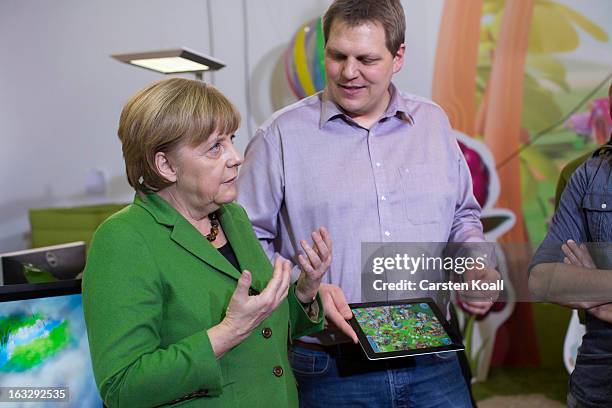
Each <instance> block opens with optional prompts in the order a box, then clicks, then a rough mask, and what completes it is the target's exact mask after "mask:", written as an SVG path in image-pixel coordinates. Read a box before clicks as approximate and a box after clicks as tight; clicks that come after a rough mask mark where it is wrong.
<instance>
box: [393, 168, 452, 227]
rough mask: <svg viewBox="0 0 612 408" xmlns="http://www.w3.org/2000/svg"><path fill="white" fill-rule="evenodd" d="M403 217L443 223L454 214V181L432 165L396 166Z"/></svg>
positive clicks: (410, 219)
mask: <svg viewBox="0 0 612 408" xmlns="http://www.w3.org/2000/svg"><path fill="white" fill-rule="evenodd" d="M398 172H399V180H400V183H401V186H402V192H403V201H404V209H405V213H406V217H407V218H408V220H409V221H410V222H411V223H412V224H414V225H421V224H437V223H444V220H446V219H447V218H449V217H450V218H452V216H453V214H454V204H455V203H454V201H453V198H454V197H455V195H454V189H455V188H456V187H455V185H454V184H453V183H452V182H450V181H449V180H447V178H446V176H445V172H443V171H440V172H438V171H436V169H434V168H432V166H431V165H412V166H409V167H400V168H399V169H398Z"/></svg>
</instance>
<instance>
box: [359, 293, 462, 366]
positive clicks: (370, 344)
mask: <svg viewBox="0 0 612 408" xmlns="http://www.w3.org/2000/svg"><path fill="white" fill-rule="evenodd" d="M419 300H421V301H416V302H415V301H402V302H393V303H391V304H380V303H378V304H376V303H369V304H368V303H364V304H353V305H351V309H352V311H353V316H354V318H353V319H352V320H351V321H350V323H351V325H352V326H353V328H354V329H355V331H356V332H357V336H358V338H359V342H360V343H361V345H362V348H363V349H364V351H365V352H366V354H367V355H368V357H369V358H372V359H376V358H390V357H401V356H409V355H416V354H428V353H438V352H446V351H455V350H460V349H462V348H463V346H462V344H461V339H460V338H458V337H457V336H456V335H453V334H451V332H450V331H449V324H448V323H447V322H446V320H445V319H444V317H442V314H441V312H440V310H439V309H438V308H437V306H436V304H435V303H434V302H433V301H429V300H427V301H424V300H426V299H419Z"/></svg>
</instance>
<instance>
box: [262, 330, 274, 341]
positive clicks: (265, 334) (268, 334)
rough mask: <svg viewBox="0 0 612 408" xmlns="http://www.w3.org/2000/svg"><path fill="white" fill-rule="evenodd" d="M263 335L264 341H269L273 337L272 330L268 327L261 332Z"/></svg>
mask: <svg viewBox="0 0 612 408" xmlns="http://www.w3.org/2000/svg"><path fill="white" fill-rule="evenodd" d="M261 335H262V336H263V337H264V339H269V338H270V337H272V329H271V328H269V327H266V328H265V329H263V330H262V331H261Z"/></svg>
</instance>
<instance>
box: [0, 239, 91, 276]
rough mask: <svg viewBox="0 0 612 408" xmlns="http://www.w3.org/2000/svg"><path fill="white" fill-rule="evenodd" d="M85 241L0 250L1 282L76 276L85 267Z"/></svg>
mask: <svg viewBox="0 0 612 408" xmlns="http://www.w3.org/2000/svg"><path fill="white" fill-rule="evenodd" d="M85 256H86V249H85V243H84V242H71V243H69V244H62V245H54V246H48V247H43V248H33V249H26V250H23V251H18V252H11V253H6V254H0V284H1V285H15V284H21V283H39V282H48V281H52V280H66V279H74V278H75V277H76V276H77V275H78V274H79V273H81V272H82V271H83V269H84V268H85Z"/></svg>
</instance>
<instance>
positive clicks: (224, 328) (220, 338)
mask: <svg viewBox="0 0 612 408" xmlns="http://www.w3.org/2000/svg"><path fill="white" fill-rule="evenodd" d="M206 333H207V334H208V337H209V339H210V344H211V346H212V349H213V352H214V353H215V357H216V358H220V357H221V356H223V355H224V354H225V353H227V352H228V351H230V350H231V349H232V348H234V347H236V346H237V345H238V344H240V343H241V342H242V341H243V340H244V339H246V338H247V337H248V336H249V332H239V331H238V330H233V329H232V328H231V327H229V326H228V325H226V324H225V323H224V322H221V323H219V324H218V325H216V326H213V327H211V328H210V329H208V330H207V331H206Z"/></svg>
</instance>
